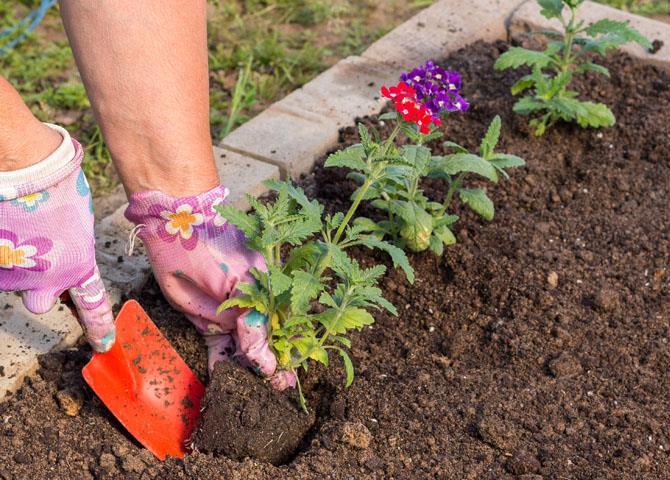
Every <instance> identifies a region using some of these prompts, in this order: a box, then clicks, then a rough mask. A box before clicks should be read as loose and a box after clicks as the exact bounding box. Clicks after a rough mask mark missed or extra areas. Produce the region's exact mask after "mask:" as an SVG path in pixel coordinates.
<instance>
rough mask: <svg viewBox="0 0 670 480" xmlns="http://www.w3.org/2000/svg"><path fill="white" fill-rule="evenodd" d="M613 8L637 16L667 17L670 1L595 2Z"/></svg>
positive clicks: (601, 0)
mask: <svg viewBox="0 0 670 480" xmlns="http://www.w3.org/2000/svg"><path fill="white" fill-rule="evenodd" d="M596 1H598V2H599V3H604V4H606V5H609V6H611V7H614V8H619V9H621V10H626V11H628V12H632V13H636V14H638V15H668V14H670V1H668V0H596Z"/></svg>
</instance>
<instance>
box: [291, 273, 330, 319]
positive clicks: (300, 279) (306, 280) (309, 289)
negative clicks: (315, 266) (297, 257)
mask: <svg viewBox="0 0 670 480" xmlns="http://www.w3.org/2000/svg"><path fill="white" fill-rule="evenodd" d="M323 288H324V286H323V284H322V283H321V280H320V279H319V278H318V277H316V276H314V275H312V274H311V273H309V272H304V271H302V270H297V271H295V272H293V286H292V287H291V309H292V310H293V312H294V313H301V312H306V311H307V310H308V309H309V302H310V301H312V300H313V299H314V298H316V297H317V296H318V295H319V293H321V291H322V290H323Z"/></svg>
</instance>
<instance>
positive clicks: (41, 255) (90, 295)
mask: <svg viewBox="0 0 670 480" xmlns="http://www.w3.org/2000/svg"><path fill="white" fill-rule="evenodd" d="M49 126H50V127H51V128H53V129H55V130H57V131H58V132H59V133H60V134H61V135H62V136H63V142H62V143H61V145H60V147H58V149H57V150H56V151H55V152H53V153H52V154H51V155H49V157H47V158H46V159H44V160H42V161H41V162H39V163H37V164H35V165H32V166H30V167H27V168H24V169H21V170H16V171H12V172H0V291H3V292H7V291H21V293H22V296H23V303H24V305H25V306H26V308H27V309H28V310H30V311H31V312H33V313H36V314H42V313H46V312H48V311H49V310H50V309H51V308H52V307H53V306H54V304H55V303H56V300H57V299H58V297H59V296H60V295H61V294H62V293H63V292H64V291H65V290H69V292H70V297H71V298H72V301H73V302H74V304H75V306H76V307H77V312H78V313H79V321H80V323H81V326H82V327H83V329H84V331H85V333H86V337H87V338H88V341H89V342H90V344H91V346H92V347H93V349H94V350H97V351H98V352H106V351H107V350H109V349H110V348H111V347H112V345H113V344H114V339H115V329H114V317H113V315H112V309H111V307H110V305H109V301H108V299H107V294H106V292H105V286H104V285H103V283H102V280H101V279H100V274H99V272H98V267H97V265H96V262H95V246H94V243H95V237H94V235H93V204H92V200H91V192H90V189H89V187H88V183H87V181H86V177H85V175H84V172H83V171H82V170H81V162H82V160H83V158H84V152H83V150H82V148H81V145H79V143H78V142H77V141H76V140H72V139H71V138H70V135H68V133H67V131H66V130H64V129H62V128H60V127H57V126H55V125H49Z"/></svg>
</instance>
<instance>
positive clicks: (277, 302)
mask: <svg viewBox="0 0 670 480" xmlns="http://www.w3.org/2000/svg"><path fill="white" fill-rule="evenodd" d="M361 161H363V162H365V163H366V164H367V166H368V169H369V172H370V176H369V178H368V184H367V185H366V186H364V187H363V188H361V189H360V191H359V197H358V198H357V199H356V200H355V201H354V203H353V204H352V206H351V208H350V209H349V211H348V212H347V213H346V214H343V213H341V212H338V213H336V214H334V215H326V216H324V215H323V206H322V205H320V204H319V203H318V202H317V201H316V200H312V201H310V200H308V199H307V197H306V196H305V194H304V192H303V191H302V190H301V189H299V188H296V187H294V186H293V185H291V184H290V183H285V182H268V186H270V187H271V188H273V189H274V190H275V191H276V192H277V199H276V200H275V201H274V202H270V203H266V204H263V203H261V202H259V201H258V200H257V199H255V198H253V197H251V196H248V199H249V203H250V205H251V206H252V208H253V211H252V212H251V213H245V212H243V211H241V210H238V209H236V208H235V207H232V206H230V205H227V206H219V207H216V208H217V210H218V211H219V212H220V213H221V214H222V215H223V216H224V217H225V218H226V219H227V220H228V221H229V222H231V223H232V224H234V225H236V226H237V227H238V228H240V229H241V230H242V231H243V232H244V234H245V235H246V236H247V238H248V243H247V245H248V247H249V248H250V249H252V250H255V251H257V252H259V253H261V254H262V255H263V258H264V259H265V263H266V265H267V271H261V270H258V269H252V270H251V274H252V275H253V277H254V278H255V279H256V283H255V284H240V285H238V288H239V290H240V291H241V293H242V294H241V295H240V296H237V297H233V298H230V299H228V300H227V301H225V302H223V303H222V304H221V306H220V307H219V311H221V310H224V309H227V308H231V307H240V308H255V309H256V310H257V311H259V312H260V313H262V314H264V315H266V316H267V317H268V318H269V319H270V322H269V323H270V324H269V327H268V328H269V342H270V346H271V348H272V350H273V352H274V353H275V355H276V356H277V361H278V368H280V369H284V370H288V371H291V372H294V373H296V378H297V371H298V370H299V369H300V368H303V369H305V370H307V368H308V361H309V360H315V361H317V362H320V363H323V364H324V365H328V363H329V355H328V354H329V352H331V351H334V352H337V353H338V354H339V355H340V356H341V357H342V359H343V361H344V367H345V372H346V385H347V386H349V385H350V384H351V382H352V381H353V378H354V369H353V365H352V362H351V359H350V358H349V355H348V354H347V351H346V349H347V348H349V347H350V346H351V342H350V340H349V339H348V338H347V337H346V334H347V332H348V331H349V330H351V329H358V330H360V329H361V328H363V327H365V326H367V325H371V324H372V323H373V322H374V318H373V317H372V315H371V314H370V313H369V311H368V310H370V309H380V308H382V309H385V310H387V311H389V312H391V313H392V314H394V315H395V314H397V312H396V309H395V307H394V306H393V305H392V304H391V303H390V302H388V301H387V300H385V299H384V298H383V297H382V293H381V290H380V289H379V288H378V287H377V281H378V279H379V278H380V277H381V276H382V275H383V274H384V272H385V271H386V268H385V267H384V266H383V265H377V266H374V267H372V268H367V269H365V268H361V267H360V265H359V264H358V262H356V260H354V259H352V258H350V257H349V256H348V254H347V253H346V250H347V249H349V248H351V247H354V246H359V245H360V246H366V247H368V248H377V249H381V250H384V251H386V252H388V253H389V254H390V256H391V258H392V260H393V262H394V265H396V266H399V267H401V268H402V269H403V270H404V272H405V274H406V276H407V278H408V280H409V281H410V282H413V281H414V272H413V270H412V268H411V266H410V264H409V262H408V260H407V257H406V256H405V254H404V252H403V251H402V250H401V249H399V248H397V247H395V246H393V245H391V244H389V243H386V242H384V241H381V240H379V239H378V238H376V237H374V236H372V235H368V234H365V233H364V229H363V228H361V227H359V226H355V225H352V224H351V219H352V218H353V216H354V214H355V212H356V209H357V208H358V206H359V205H360V201H361V199H362V198H363V197H364V196H365V193H366V187H374V185H375V183H376V182H378V181H380V180H382V179H383V178H385V175H386V170H387V169H388V167H389V166H391V165H394V159H392V158H388V157H387V155H386V152H385V151H384V150H374V151H370V152H368V154H367V155H366V157H365V160H363V159H362V160H361ZM399 161H400V160H399ZM315 235H316V237H315ZM285 247H292V248H293V249H292V250H291V251H290V253H288V256H287V258H285V259H284V258H283V257H282V252H283V251H284V250H285ZM298 391H299V395H300V403H301V406H302V407H303V409H304V410H305V411H306V410H307V406H306V404H305V398H304V395H303V392H302V388H301V386H300V380H299V379H298Z"/></svg>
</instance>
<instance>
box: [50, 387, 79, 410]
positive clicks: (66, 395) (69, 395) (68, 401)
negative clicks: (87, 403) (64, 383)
mask: <svg viewBox="0 0 670 480" xmlns="http://www.w3.org/2000/svg"><path fill="white" fill-rule="evenodd" d="M56 400H57V401H58V406H60V408H61V410H62V411H63V413H65V415H67V416H69V417H76V416H77V415H79V411H80V410H81V407H82V406H83V405H84V397H83V395H82V394H81V392H79V391H78V390H74V389H71V388H67V389H65V390H60V391H59V392H57V393H56Z"/></svg>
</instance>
